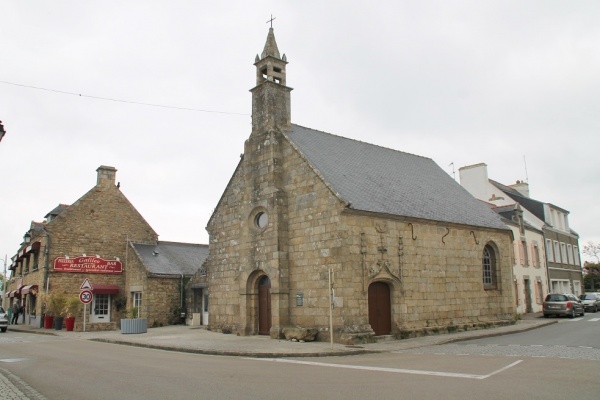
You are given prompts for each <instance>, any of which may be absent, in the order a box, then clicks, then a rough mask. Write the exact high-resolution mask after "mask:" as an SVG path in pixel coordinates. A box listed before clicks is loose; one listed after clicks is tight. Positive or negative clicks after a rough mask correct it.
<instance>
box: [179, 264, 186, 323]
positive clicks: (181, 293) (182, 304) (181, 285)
mask: <svg viewBox="0 0 600 400" xmlns="http://www.w3.org/2000/svg"><path fill="white" fill-rule="evenodd" d="M180 288H181V290H180V293H179V296H180V298H181V309H180V311H179V312H180V313H181V314H180V315H179V316H180V317H181V322H182V323H185V311H184V308H183V306H184V300H183V274H181V284H180Z"/></svg>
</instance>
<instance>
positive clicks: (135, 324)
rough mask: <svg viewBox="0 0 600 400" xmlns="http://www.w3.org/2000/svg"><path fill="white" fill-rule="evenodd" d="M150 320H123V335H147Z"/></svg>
mask: <svg viewBox="0 0 600 400" xmlns="http://www.w3.org/2000/svg"><path fill="white" fill-rule="evenodd" d="M146 332H148V320H147V319H146V318H131V319H122V320H121V333H146Z"/></svg>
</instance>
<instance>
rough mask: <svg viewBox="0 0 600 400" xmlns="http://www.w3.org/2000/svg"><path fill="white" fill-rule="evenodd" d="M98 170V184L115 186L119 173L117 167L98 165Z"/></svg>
mask: <svg viewBox="0 0 600 400" xmlns="http://www.w3.org/2000/svg"><path fill="white" fill-rule="evenodd" d="M96 172H98V181H97V182H96V186H102V187H111V186H115V176H116V174H117V169H116V168H115V167H108V166H106V165H101V166H99V167H98V169H97V170H96Z"/></svg>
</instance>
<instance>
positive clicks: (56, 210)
mask: <svg viewBox="0 0 600 400" xmlns="http://www.w3.org/2000/svg"><path fill="white" fill-rule="evenodd" d="M67 208H69V205H68V204H59V205H57V206H56V207H54V209H53V210H52V211H50V212H49V213H48V214H46V215H45V216H44V218H48V217H49V216H50V217H57V216H59V215H60V214H62V213H63V212H64V211H65V210H66V209H67Z"/></svg>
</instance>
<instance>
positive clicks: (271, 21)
mask: <svg viewBox="0 0 600 400" xmlns="http://www.w3.org/2000/svg"><path fill="white" fill-rule="evenodd" d="M275 18H277V17H273V14H271V19H270V20H268V21H267V24H268V23H269V22H270V23H271V28H273V20H274V19H275Z"/></svg>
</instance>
